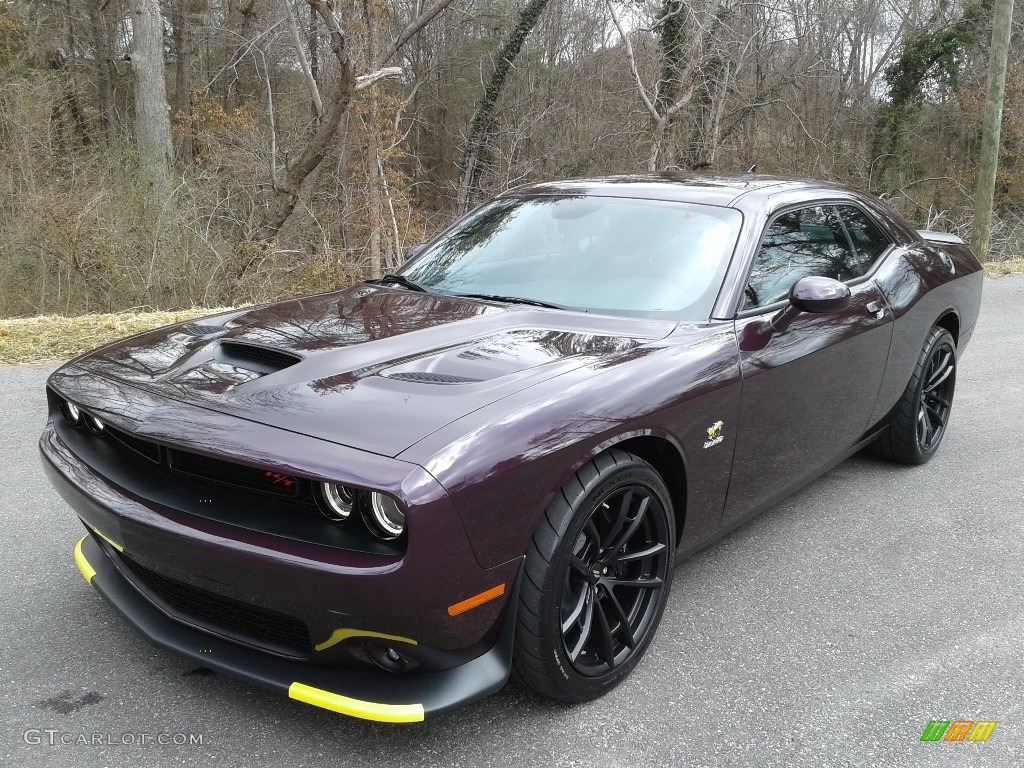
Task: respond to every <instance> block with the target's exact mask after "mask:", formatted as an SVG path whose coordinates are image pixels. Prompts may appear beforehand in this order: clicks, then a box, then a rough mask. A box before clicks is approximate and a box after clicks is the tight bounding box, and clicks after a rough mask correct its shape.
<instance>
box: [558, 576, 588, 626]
mask: <svg viewBox="0 0 1024 768" xmlns="http://www.w3.org/2000/svg"><path fill="white" fill-rule="evenodd" d="M589 591H590V586H589V585H587V584H583V586H582V588H581V589H580V596H579V597H578V598H577V600H576V605H574V606H573V609H572V612H571V613H570V614H569V618H567V619H566V620H565V621H563V622H562V634H563V635H564V634H565V633H566V632H568V631H569V627H571V626H572V625H573V624H575V623H576V620H577V619H578V618H579V617H580V614H581V613H583V608H584V607H585V606H586V602H587V593H588V592H589Z"/></svg>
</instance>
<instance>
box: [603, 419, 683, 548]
mask: <svg viewBox="0 0 1024 768" xmlns="http://www.w3.org/2000/svg"><path fill="white" fill-rule="evenodd" d="M598 448H599V450H596V451H594V453H593V454H592V455H591V456H588V457H587V461H589V460H590V459H592V458H593V457H594V456H596V455H598V454H600V453H604V452H605V451H608V450H611V449H612V448H617V449H619V450H621V451H627V452H628V453H632V454H633V455H634V456H639V457H640V458H641V459H643V460H644V461H646V462H647V463H648V464H650V465H651V466H652V467H654V469H655V470H656V471H657V473H658V474H659V475H661V479H662V480H664V481H665V485H666V486H667V487H668V492H669V495H670V496H671V499H672V512H673V516H674V518H675V525H676V545H678V544H679V542H680V540H682V537H683V526H684V525H685V522H686V463H685V462H684V461H683V454H682V452H681V451H680V450H679V447H678V446H677V445H676V444H675V443H674V442H672V441H671V440H670V439H668V438H667V437H662V436H660V435H655V434H644V435H636V436H632V437H631V436H626V435H623V436H622V437H621V438H620V439H618V440H616V441H612V442H605V443H602V444H601V445H600V446H598Z"/></svg>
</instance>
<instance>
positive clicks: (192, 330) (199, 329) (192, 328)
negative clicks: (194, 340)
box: [181, 323, 227, 336]
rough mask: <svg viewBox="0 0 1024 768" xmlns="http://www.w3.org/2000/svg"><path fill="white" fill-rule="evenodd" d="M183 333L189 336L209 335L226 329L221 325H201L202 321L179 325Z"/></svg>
mask: <svg viewBox="0 0 1024 768" xmlns="http://www.w3.org/2000/svg"><path fill="white" fill-rule="evenodd" d="M181 330H182V332H183V333H187V334H188V335H189V336H209V335H210V334H211V333H220V332H221V331H225V330H227V329H226V328H225V327H224V326H222V325H203V324H202V323H185V324H184V325H183V326H181Z"/></svg>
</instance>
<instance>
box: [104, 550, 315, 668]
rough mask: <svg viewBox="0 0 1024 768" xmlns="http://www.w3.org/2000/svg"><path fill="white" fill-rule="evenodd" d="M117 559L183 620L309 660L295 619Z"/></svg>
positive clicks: (305, 630)
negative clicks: (306, 657)
mask: <svg viewBox="0 0 1024 768" xmlns="http://www.w3.org/2000/svg"><path fill="white" fill-rule="evenodd" d="M120 558H121V560H122V561H123V562H124V564H125V565H126V566H128V569H129V570H130V571H131V572H132V573H133V574H135V576H136V578H138V580H139V581H141V582H142V583H143V584H144V585H145V586H146V587H147V588H148V589H149V590H151V591H152V592H153V593H154V594H155V595H156V596H157V597H159V598H160V599H161V600H162V601H163V602H165V603H166V604H167V605H168V607H170V608H171V609H172V610H173V611H174V612H175V613H178V614H180V615H181V617H182V618H183V619H188V620H189V621H192V622H194V623H195V624H198V625H202V626H204V627H206V628H207V629H210V630H213V631H215V632H218V633H220V634H225V635H229V636H232V637H235V639H238V640H241V641H245V642H250V643H252V644H255V645H261V646H269V647H270V648H271V649H272V650H275V649H281V650H286V651H288V652H289V653H291V654H294V655H299V656H308V655H309V654H310V652H311V646H312V643H311V641H310V639H309V629H308V628H307V627H306V625H305V624H304V623H303V622H301V621H299V620H298V619H296V618H295V617H294V616H288V615H286V614H283V613H277V612H276V611H269V610H267V609H265V608H258V607H256V606H254V605H249V604H247V603H243V602H240V601H238V600H232V599H231V598H228V597H223V596H221V595H215V594H213V593H211V592H207V591H206V590H203V589H199V588H197V587H193V586H191V585H189V584H183V583H182V582H180V581H176V580H174V579H169V578H167V577H166V576H161V575H160V574H158V573H155V572H154V571H151V570H149V569H148V568H145V567H144V566H142V565H139V564H138V563H137V562H135V561H134V560H132V559H131V558H130V557H127V556H125V555H124V554H123V553H122V554H121V555H120Z"/></svg>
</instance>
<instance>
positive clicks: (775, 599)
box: [0, 278, 1024, 768]
mask: <svg viewBox="0 0 1024 768" xmlns="http://www.w3.org/2000/svg"><path fill="white" fill-rule="evenodd" d="M52 368H53V366H32V367H22V368H5V367H0V392H2V393H3V396H2V398H0V414H2V416H0V425H2V430H0V467H2V472H3V482H2V484H0V530H2V531H3V536H2V538H0V552H2V556H3V559H2V570H3V582H2V583H3V589H2V590H0V648H2V657H0V680H3V681H6V684H4V685H0V763H2V764H4V765H12V766H19V767H20V766H46V768H52V767H53V766H88V767H90V768H91V767H92V766H132V768H135V767H137V766H173V765H183V766H193V765H216V766H274V767H275V768H276V766H282V765H288V766H316V767H317V768H322V767H323V766H328V765H345V766H346V767H347V768H357V767H358V766H383V765H388V766H405V765H424V766H435V765H444V766H476V765H502V766H505V765H516V766H518V765H525V766H534V765H537V766H541V765H544V766H546V765H558V766H599V765H601V766H603V765H617V766H738V767H742V768H748V767H750V766H787V767H788V766H813V767H814V768H820V767H821V766H857V767H858V768H861V767H865V766H885V768H892V767H893V766H928V767H929V768H932V767H933V766H958V767H959V766H1006V767H1007V768H1009V767H1010V766H1014V767H1017V766H1021V765H1024V578H1022V577H1024V522H1022V517H1024V479H1022V478H1024V447H1022V440H1024V278H1001V279H998V280H990V281H988V282H987V283H986V285H985V299H984V307H983V310H982V317H981V320H980V322H979V326H978V330H977V332H976V334H975V337H974V340H973V342H972V344H971V346H970V348H969V349H968V351H967V354H966V356H965V358H964V359H963V361H962V365H961V366H960V369H959V373H958V382H957V392H956V404H955V407H954V414H953V420H952V423H951V425H950V427H949V430H948V432H947V435H946V439H945V444H944V445H943V447H942V449H941V451H940V454H939V455H938V456H937V457H936V458H935V459H934V460H933V461H932V462H931V463H930V464H928V465H926V466H924V467H918V468H913V469H907V468H902V467H895V466H890V465H887V464H884V463H881V462H879V461H876V460H874V459H871V458H867V457H862V456H857V457H855V458H853V459H851V460H849V461H847V462H846V463H844V464H843V465H841V466H840V467H839V468H837V469H836V470H834V471H833V472H831V473H829V474H828V475H826V476H825V477H824V478H822V479H821V480H819V481H818V482H816V483H814V484H813V485H812V486H810V487H809V488H807V489H805V490H804V491H803V492H801V493H800V494H798V495H796V496H794V497H792V498H791V499H789V500H788V501H786V502H785V503H783V504H781V505H779V506H778V507H776V508H775V509H773V510H771V511H769V512H767V513H766V514H764V515H762V516H761V517H760V518H758V519H757V520H755V521H754V522H752V523H750V524H748V525H747V526H745V527H744V528H742V529H740V530H739V531H737V532H736V533H734V534H732V535H730V536H729V537H727V538H726V539H724V540H722V541H721V542H720V543H718V544H716V545H714V546H712V547H711V548H709V549H707V550H705V551H703V552H701V553H700V554H698V555H696V556H695V557H693V558H692V559H690V560H689V561H687V562H686V563H684V564H682V565H681V566H680V567H679V568H678V570H677V571H676V574H675V588H674V591H673V594H672V598H671V601H670V605H669V609H668V613H667V615H666V618H665V620H664V621H663V623H662V626H661V629H660V631H659V635H658V637H657V638H656V640H655V642H654V645H653V646H652V648H651V650H650V652H649V653H648V656H647V658H646V659H645V661H644V663H643V664H642V665H641V666H640V668H639V669H638V670H636V672H635V673H634V675H633V676H632V677H631V678H630V679H629V680H628V681H627V682H626V683H624V684H623V685H622V686H620V687H619V688H618V689H616V690H615V691H613V692H612V693H611V694H609V695H608V696H607V697H605V698H604V699H602V700H600V701H597V702H594V703H591V704H588V705H582V706H563V705H558V704H553V703H549V702H547V701H543V700H541V699H539V698H538V697H536V696H534V695H532V694H531V693H529V692H527V691H525V690H523V689H521V688H519V687H517V686H515V685H512V684H510V685H509V686H507V687H506V688H505V690H504V691H502V692H501V693H500V694H498V695H497V696H494V697H491V698H490V699H487V700H485V701H483V702H480V703H478V704H476V705H474V706H472V707H470V708H469V709H466V710H463V711H461V712H458V713H455V714H451V715H448V716H445V717H442V718H440V719H438V720H435V721H432V722H428V723H426V724H423V725H417V726H383V725H378V724H374V723H365V722H361V721H356V720H351V719H348V718H345V717H342V716H340V715H334V714H331V713H328V712H326V711H322V710H318V709H315V708H313V707H309V706H306V705H303V704H299V703H296V702H292V701H289V700H287V699H283V698H281V697H279V696H277V695H274V694H270V693H267V692H264V691H262V690H259V689H256V688H253V687H251V686H249V685H246V684H242V683H238V682H235V681H233V680H230V679H226V678H223V677H220V676H217V675H213V674H202V672H201V671H200V670H197V668H196V667H195V666H194V665H192V664H189V663H186V662H184V661H182V660H180V659H178V658H176V657H174V656H171V655H170V654H168V653H165V652H163V651H159V650H157V649H156V648H154V647H152V646H150V645H149V644H148V643H147V642H146V641H145V640H143V639H142V638H141V637H139V636H137V635H136V634H135V633H134V632H133V631H132V630H130V629H129V628H128V627H127V626H125V624H124V623H123V622H122V621H121V620H120V619H119V618H118V617H117V616H116V615H115V613H114V611H113V609H111V608H109V607H108V606H107V604H106V603H105V602H104V601H103V600H102V599H101V598H100V596H99V595H98V594H97V593H95V591H94V590H92V589H91V588H89V587H88V586H87V585H86V584H85V582H84V581H83V580H82V578H81V576H80V575H79V573H78V571H77V570H76V569H75V566H74V563H73V561H72V553H71V550H72V547H73V545H74V542H75V541H76V539H77V538H78V537H79V536H80V535H81V526H80V525H79V523H78V522H77V520H76V519H75V516H74V515H73V514H72V512H71V511H70V509H69V508H67V507H66V506H65V504H64V503H63V502H62V501H61V500H60V499H59V498H58V496H57V495H56V494H55V493H54V492H53V491H51V490H50V488H49V486H48V485H47V483H46V481H45V479H44V477H43V475H42V471H41V470H40V467H39V460H38V458H37V456H36V438H37V435H38V434H39V431H40V429H41V427H42V414H43V408H44V405H43V403H44V400H43V382H44V380H45V378H46V376H47V374H48V373H49V372H50V371H51V370H52ZM935 719H942V720H957V719H965V720H996V721H998V725H997V727H996V729H995V731H994V732H993V734H992V736H991V738H990V739H989V741H988V742H986V743H943V742H939V743H922V742H921V741H920V737H921V734H922V731H923V730H924V728H925V726H927V724H928V722H929V721H930V720H935ZM190 739H191V740H192V742H193V743H189V740H190ZM183 740H184V741H185V743H181V742H182V741H183ZM93 741H98V742H100V743H83V742H93ZM161 741H162V742H166V743H160V742H161ZM195 741H201V743H194V742H195ZM62 742H69V743H62Z"/></svg>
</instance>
